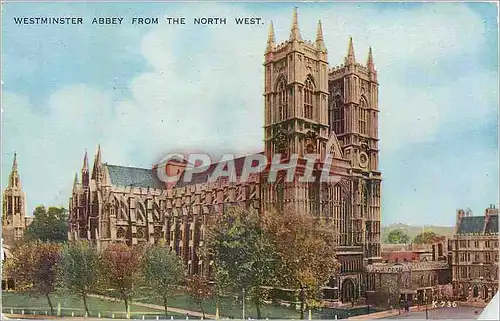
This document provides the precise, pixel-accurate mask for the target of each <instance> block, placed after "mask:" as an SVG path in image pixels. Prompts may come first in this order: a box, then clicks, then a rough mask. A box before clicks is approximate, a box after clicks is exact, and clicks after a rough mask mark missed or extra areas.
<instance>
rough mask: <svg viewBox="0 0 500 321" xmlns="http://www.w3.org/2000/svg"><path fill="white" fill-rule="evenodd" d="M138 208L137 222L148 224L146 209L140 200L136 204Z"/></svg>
mask: <svg viewBox="0 0 500 321" xmlns="http://www.w3.org/2000/svg"><path fill="white" fill-rule="evenodd" d="M135 208H136V212H135V213H136V220H137V223H139V224H144V223H146V208H145V207H144V203H143V202H141V201H140V200H136V202H135Z"/></svg>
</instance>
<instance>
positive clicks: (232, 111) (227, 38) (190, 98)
mask: <svg viewBox="0 0 500 321" xmlns="http://www.w3.org/2000/svg"><path fill="white" fill-rule="evenodd" d="M89 8H90V7H89V6H87V7H85V10H87V11H88V10H89ZM155 8H156V7H155ZM291 8H292V7H291V6H290V8H288V6H286V5H283V6H282V7H279V8H273V7H266V6H260V7H254V8H252V7H251V6H247V5H242V4H238V5H236V4H234V5H229V4H223V3H217V4H215V3H211V4H203V5H199V6H198V5H197V6H182V5H176V6H172V7H171V8H170V9H169V10H168V12H167V14H168V15H169V16H186V17H187V19H188V20H189V21H190V20H191V19H192V17H195V16H209V15H213V16H226V17H228V20H229V21H228V23H232V22H231V21H230V20H231V19H232V18H233V17H237V16H256V15H257V16H262V17H263V18H264V20H265V22H266V25H262V26H232V25H231V26H193V25H191V24H188V25H185V26H173V25H166V24H161V25H159V26H155V27H153V28H151V29H144V30H147V31H146V32H144V34H143V35H142V38H141V37H139V36H138V34H137V33H138V31H137V29H134V30H132V29H131V28H127V29H125V30H123V31H124V32H130V33H131V37H130V39H138V38H141V41H140V42H139V43H133V44H132V42H131V43H130V44H129V45H127V46H125V47H123V43H124V42H125V40H124V39H126V36H124V35H123V34H122V35H121V36H120V40H119V41H118V42H117V43H118V45H116V46H115V44H114V43H113V42H112V41H109V40H110V39H111V38H112V37H106V38H105V39H106V40H107V41H106V42H100V44H101V45H102V49H101V50H100V52H101V54H102V55H105V57H107V58H105V61H110V58H109V56H106V55H109V53H108V52H111V53H112V54H113V55H114V54H117V53H119V54H120V55H121V56H127V55H136V54H138V53H139V54H140V55H141V58H142V59H143V62H144V64H143V65H140V66H139V65H130V66H129V65H123V66H121V67H120V68H121V69H116V71H115V74H116V75H117V77H118V75H121V74H122V73H121V72H122V70H123V69H126V68H129V69H131V70H132V69H134V68H135V69H134V70H136V71H137V72H136V73H135V74H134V75H133V76H130V79H127V80H126V81H123V80H122V81H121V82H123V83H126V84H127V86H126V89H127V90H126V92H125V93H124V94H120V93H117V92H116V91H113V90H111V89H110V88H109V86H103V85H102V84H99V83H97V82H89V83H86V82H83V81H82V82H77V83H57V84H56V86H55V90H54V91H52V92H51V93H50V94H48V95H47V96H43V97H33V93H32V92H25V91H23V88H22V87H19V88H18V89H17V90H15V91H13V90H10V91H9V92H4V98H3V108H4V133H5V134H6V137H5V138H4V156H5V155H7V156H8V157H10V156H11V154H10V153H11V152H12V151H14V150H17V151H18V154H19V156H18V157H19V162H20V169H21V173H22V179H23V183H24V186H25V189H26V192H27V195H28V196H27V197H28V202H29V204H30V208H32V207H33V206H34V205H36V204H38V203H45V204H47V205H48V204H56V203H57V204H61V205H66V203H67V199H68V196H69V195H70V188H71V183H72V179H73V176H72V175H73V173H74V172H75V171H78V170H79V166H81V160H82V157H83V152H84V149H85V148H87V149H88V150H89V153H90V154H91V156H92V154H93V152H94V149H95V148H96V145H97V144H98V143H100V144H101V146H102V151H103V156H104V161H107V162H110V163H115V164H123V165H132V166H142V167H149V166H151V164H152V163H154V162H156V161H158V160H159V159H160V158H161V157H162V156H163V155H164V154H165V153H167V152H170V151H172V150H174V151H175V150H178V149H180V150H186V149H198V150H210V151H213V150H217V151H223V150H225V151H236V152H237V153H246V152H250V151H251V152H253V151H259V150H260V149H261V148H262V139H263V130H262V125H263V99H262V93H263V67H262V62H263V52H264V49H265V45H266V39H267V28H268V26H267V23H268V22H269V21H270V20H273V22H274V26H275V28H276V38H277V41H278V42H281V41H283V40H286V39H288V35H289V30H290V23H291ZM457 17H460V19H458V18H457ZM319 19H321V20H322V23H323V28H324V37H325V42H326V45H327V48H328V50H329V52H328V55H329V62H330V65H331V66H335V65H338V64H340V63H342V62H343V57H344V55H345V53H346V50H347V39H348V37H349V36H353V38H354V44H355V50H356V58H357V60H358V61H360V62H362V63H364V62H365V61H366V56H367V52H368V47H369V46H372V47H373V50H374V54H375V64H376V67H377V69H378V73H379V81H380V111H381V115H380V136H381V147H382V151H381V154H382V156H381V157H382V161H383V166H384V170H385V171H390V170H391V164H393V163H391V159H390V157H393V155H396V153H397V152H398V151H400V150H402V149H405V148H407V146H411V145H412V144H425V143H432V142H435V141H436V140H439V139H440V134H441V133H442V131H443V130H447V127H449V126H454V127H456V128H461V127H465V126H468V125H469V124H470V123H471V122H473V123H474V124H475V125H476V126H479V125H480V124H482V123H487V122H488V121H489V120H490V119H491V117H492V116H495V115H497V114H496V113H497V111H496V101H497V100H498V92H497V89H496V88H497V87H496V85H497V81H498V73H497V72H496V70H490V69H488V68H487V67H484V66H474V68H466V67H463V66H462V65H461V64H462V63H463V61H464V59H465V58H467V57H471V56H473V57H476V58H477V57H480V56H481V55H482V54H484V52H485V50H487V48H486V47H487V45H488V44H487V42H486V32H487V30H485V27H484V24H483V22H482V18H481V16H480V15H479V14H478V13H477V12H476V11H474V10H472V9H471V8H470V7H469V6H465V5H463V4H458V3H455V4H426V5H421V6H415V7H414V8H411V9H409V8H405V7H404V6H398V7H394V8H393V9H383V8H381V7H380V6H378V5H377V4H366V5H351V4H304V5H303V6H302V5H301V7H300V8H299V26H300V29H301V33H302V36H303V38H304V39H311V40H314V38H315V34H316V23H317V20H319ZM110 30H112V29H110ZM115 30H117V31H116V32H118V29H115ZM92 32H100V31H98V30H93V31H88V30H86V31H85V33H84V35H86V36H88V37H90V36H92ZM30 36H31V37H32V36H33V35H32V34H31V35H30ZM20 37H22V35H20ZM18 45H19V44H18ZM106 45H107V47H106ZM120 48H122V49H123V51H120ZM67 50H68V52H67V53H66V56H67V57H66V59H76V60H78V57H79V56H80V55H82V54H84V53H81V52H76V51H75V52H73V51H72V48H71V47H68V48H67ZM96 52H97V51H94V50H93V51H92V54H94V55H95V56H93V59H86V61H94V64H87V65H88V68H89V69H92V70H93V69H95V71H96V72H98V71H99V68H106V66H102V67H100V65H99V64H100V61H101V58H100V56H99V55H97V53H96ZM58 57H59V58H58V59H64V57H61V55H59V56H58ZM6 59H9V56H6ZM10 59H13V58H10ZM23 59H28V58H23ZM37 59H43V57H42V58H40V57H37V56H36V55H35V56H30V57H29V59H28V60H29V61H28V64H26V66H28V67H26V68H27V69H28V71H26V72H31V71H30V70H31V69H32V68H34V67H33V66H36V65H37V63H40V62H41V61H40V60H37ZM47 59H48V58H47ZM121 59H124V61H126V60H127V59H126V57H125V58H124V57H122V58H121ZM477 59H478V60H480V59H479V58H477ZM66 63H68V62H67V61H66ZM457 66H460V68H457ZM113 67H114V66H113ZM11 70H12V69H11ZM106 74H107V75H108V74H110V73H109V72H107V73H106ZM9 77H14V75H13V73H12V72H11V73H9V74H5V75H4V78H6V79H7V80H8V79H9ZM108 82H111V81H108ZM43 85H44V84H40V86H43ZM469 148H470V149H472V150H474V146H469ZM424 152H425V151H424ZM490 156H491V155H489V154H488V156H485V157H490ZM8 159H10V158H5V157H4V167H3V171H4V173H8V171H10V164H8V162H5V161H6V160H8ZM412 166H416V164H413V165H412ZM428 166H429V167H430V168H434V169H436V168H439V159H435V160H429V164H428ZM433 166H434V167H433ZM455 174H456V173H455V172H453V173H451V172H450V173H449V174H448V175H449V176H448V178H450V177H451V176H452V175H455ZM411 175H414V176H415V175H418V174H411ZM4 176H5V175H4ZM389 177H390V175H389ZM396 183H397V180H395V179H394V180H392V181H391V180H389V181H385V183H384V184H386V185H391V184H396ZM417 183H418V182H415V184H417ZM489 183H491V182H489ZM418 184H420V183H418ZM419 186H420V185H419ZM49 187H50V188H49ZM405 191H406V190H405V188H404V187H402V190H401V191H397V189H396V192H399V193H401V195H403V194H404V193H405ZM445 193H448V191H446V188H444V187H443V192H440V193H438V194H435V196H434V193H430V194H426V193H421V194H420V195H421V196H422V195H425V196H426V197H427V196H429V197H431V198H432V197H438V196H437V195H444V194H445ZM453 193H456V191H454V192H453ZM405 195H407V196H408V200H407V201H406V202H405V204H406V203H411V200H412V197H414V196H413V195H412V194H411V193H409V194H408V193H406V194H405ZM447 197H448V196H447ZM449 197H452V196H449ZM478 198H480V199H483V198H481V196H479V195H478ZM388 199H389V203H388V204H386V205H384V206H386V207H387V211H386V212H388V213H389V214H388V215H394V213H396V212H397V210H398V205H397V204H396V201H393V200H391V198H390V197H389V198H388ZM400 199H402V198H400ZM456 201H457V197H452V200H450V201H449V202H447V205H442V206H441V208H442V207H443V206H450V204H452V203H453V202H456ZM438 207H439V206H438ZM30 211H31V209H30Z"/></svg>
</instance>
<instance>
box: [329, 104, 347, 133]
mask: <svg viewBox="0 0 500 321" xmlns="http://www.w3.org/2000/svg"><path fill="white" fill-rule="evenodd" d="M330 124H332V129H333V131H334V132H335V133H336V134H342V133H343V132H344V130H345V128H344V124H345V114H344V105H343V104H342V97H340V95H337V96H335V98H334V100H333V103H332V112H331V113H330Z"/></svg>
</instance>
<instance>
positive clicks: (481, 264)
mask: <svg viewBox="0 0 500 321" xmlns="http://www.w3.org/2000/svg"><path fill="white" fill-rule="evenodd" d="M448 245H449V246H448V248H449V251H450V253H451V266H452V273H453V292H454V294H455V296H456V297H457V298H459V299H461V300H467V301H489V300H490V299H491V298H493V296H494V295H495V293H496V292H497V291H498V209H497V208H495V206H494V205H490V207H489V208H487V209H486V210H485V213H484V216H472V213H471V212H470V211H464V210H462V209H460V210H458V211H457V223H456V226H455V235H454V236H453V238H452V239H450V240H449V243H448Z"/></svg>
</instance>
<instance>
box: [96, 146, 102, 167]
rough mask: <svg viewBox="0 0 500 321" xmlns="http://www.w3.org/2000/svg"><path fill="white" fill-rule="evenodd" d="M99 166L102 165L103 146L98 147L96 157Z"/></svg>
mask: <svg viewBox="0 0 500 321" xmlns="http://www.w3.org/2000/svg"><path fill="white" fill-rule="evenodd" d="M95 160H96V162H97V164H101V144H99V145H97V154H96V155H95Z"/></svg>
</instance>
